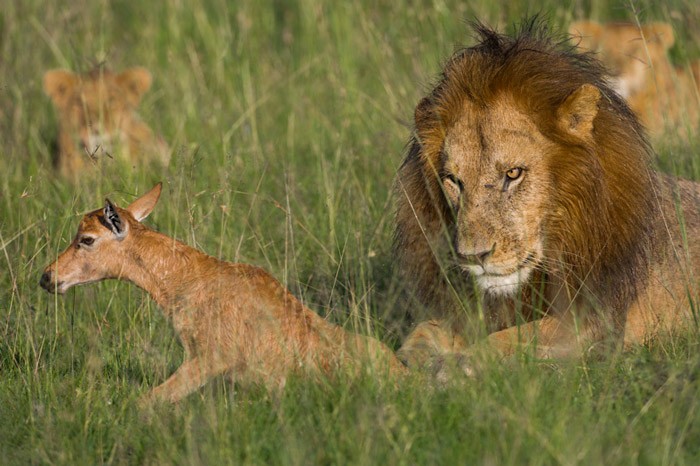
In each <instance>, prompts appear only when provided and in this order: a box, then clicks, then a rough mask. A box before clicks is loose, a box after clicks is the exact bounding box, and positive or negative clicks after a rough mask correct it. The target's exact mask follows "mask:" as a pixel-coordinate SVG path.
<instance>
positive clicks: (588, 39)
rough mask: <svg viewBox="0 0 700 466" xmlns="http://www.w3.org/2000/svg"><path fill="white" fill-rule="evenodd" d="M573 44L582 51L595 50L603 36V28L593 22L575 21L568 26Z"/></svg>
mask: <svg viewBox="0 0 700 466" xmlns="http://www.w3.org/2000/svg"><path fill="white" fill-rule="evenodd" d="M569 34H571V36H572V40H573V42H574V44H576V45H577V46H578V47H580V48H582V49H584V50H597V49H598V44H599V43H600V39H601V37H602V36H603V26H602V25H601V24H600V23H596V22H595V21H576V22H573V23H571V25H570V26H569Z"/></svg>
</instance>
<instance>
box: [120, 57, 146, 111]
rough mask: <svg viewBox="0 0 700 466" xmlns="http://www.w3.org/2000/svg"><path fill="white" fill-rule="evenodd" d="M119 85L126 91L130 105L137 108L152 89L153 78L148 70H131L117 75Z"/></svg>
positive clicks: (139, 68) (140, 68)
mask: <svg viewBox="0 0 700 466" xmlns="http://www.w3.org/2000/svg"><path fill="white" fill-rule="evenodd" d="M117 83H118V84H119V85H120V86H121V87H122V88H123V89H124V90H125V91H126V95H127V98H128V100H129V103H130V104H131V105H133V106H137V105H138V104H139V102H141V97H143V95H144V94H145V93H146V92H147V91H148V90H149V89H150V88H151V84H152V83H153V76H151V72H150V71H148V70H147V69H146V68H142V67H136V68H129V69H128V70H125V71H123V72H121V73H119V75H117Z"/></svg>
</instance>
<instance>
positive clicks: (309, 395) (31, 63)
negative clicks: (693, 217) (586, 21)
mask: <svg viewBox="0 0 700 466" xmlns="http://www.w3.org/2000/svg"><path fill="white" fill-rule="evenodd" d="M417 3H421V4H420V5H418V4H417ZM528 3H529V2H524V1H523V2H511V1H506V0H503V1H500V0H499V1H496V2H486V1H481V2H452V1H432V2H431V1H426V2H401V1H398V2H397V1H386V0H384V1H380V2H369V1H355V2H327V3H326V2H317V1H312V0H298V1H280V0H267V1H257V0H242V1H240V2H236V3H235V4H234V3H233V2H228V1H225V0H211V1H203V0H202V1H198V0H193V1H180V0H169V1H165V2H140V1H123V2H106V1H102V2H92V1H87V0H76V1H73V2H60V1H48V2H46V1H39V0H26V1H21V2H20V1H10V2H6V4H4V5H3V7H2V10H1V11H0V57H1V58H0V141H2V145H1V146H0V174H1V175H0V458H3V460H2V462H3V463H5V464H27V463H57V464H95V463H102V462H108V463H158V464H160V463H185V464H200V463H201V464H221V463H223V464H227V463H228V464H242V463H250V464H280V463H283V464H309V463H311V464H314V463H320V464H336V463H340V464H344V463H354V464H454V463H461V464H474V463H478V464H521V463H532V464H552V463H563V464H575V463H576V464H639V463H642V464H670V463H673V464H697V462H698V460H700V413H699V412H698V410H699V408H700V401H699V400H700V382H698V378H699V376H700V356H698V351H697V350H698V343H699V342H698V338H697V336H696V334H695V333H694V332H689V335H688V336H687V338H677V339H672V340H671V339H669V340H665V341H662V342H657V343H656V344H654V345H653V346H649V347H645V348H639V349H638V350H636V351H633V352H630V353H627V354H625V355H623V356H621V357H620V358H618V359H615V360H609V361H604V362H599V363H595V364H586V363H583V362H579V361H576V362H572V363H570V364H560V365H556V366H553V365H545V364H542V363H537V362H534V361H528V360H524V361H521V362H519V363H517V364H514V365H509V366H507V367H504V366H500V365H496V364H494V365H493V366H492V367H489V368H487V370H485V372H484V373H483V374H482V375H481V377H480V378H478V379H476V380H469V381H468V382H467V383H465V384H464V385H456V386H450V387H447V388H445V389H443V390H434V389H431V388H428V387H427V386H426V384H425V383H424V381H422V380H420V378H419V377H415V378H410V379H409V380H407V381H406V382H405V383H404V384H402V386H401V387H398V388H393V387H386V386H380V385H378V384H377V383H375V382H374V381H373V380H372V378H371V377H366V378H364V379H361V380H345V381H335V382H333V383H328V384H317V383H312V382H309V381H306V380H293V381H292V382H291V383H290V384H289V386H288V389H287V390H286V391H285V393H284V395H283V396H282V397H281V398H279V399H276V398H271V397H270V396H269V395H268V394H267V393H266V392H264V391H262V390H252V391H242V392H234V391H232V390H231V387H229V386H227V385H226V384H225V383H224V382H223V381H221V380H216V381H214V382H213V383H212V384H210V386H208V387H206V388H205V389H203V390H202V391H201V392H200V393H199V394H197V395H194V396H192V397H190V398H188V399H187V400H186V401H185V402H183V403H181V404H180V405H179V406H177V407H161V408H159V409H158V410H157V411H156V412H155V413H153V415H151V416H145V415H143V414H142V413H141V412H140V411H139V410H138V409H137V407H136V400H137V398H138V396H140V395H142V394H143V393H145V392H146V391H147V390H148V389H149V388H150V387H153V386H154V385H156V384H158V383H160V382H161V381H163V380H164V379H165V378H166V377H167V375H168V374H170V373H171V372H172V371H173V370H174V369H175V368H176V367H177V366H178V365H179V363H180V362H181V360H182V349H181V347H180V345H179V344H178V342H177V341H176V340H175V338H174V335H173V333H172V330H171V329H170V327H169V324H168V322H167V321H166V320H165V319H163V318H162V316H161V315H160V311H159V310H158V309H157V308H156V306H155V305H154V304H153V303H152V302H150V301H149V299H148V297H147V296H145V295H144V294H143V293H142V292H141V291H139V290H138V289H136V288H135V287H133V286H130V285H129V284H126V283H116V282H105V283H100V284H96V285H90V286H86V287H82V288H78V289H74V290H71V291H70V292H68V293H67V294H66V296H65V297H54V296H50V295H48V294H47V293H44V292H43V291H41V290H40V289H39V287H38V284H37V282H38V278H39V275H40V271H41V269H42V268H43V267H44V266H45V265H46V264H47V263H49V262H50V261H52V260H53V258H55V256H56V254H57V253H58V252H59V251H61V250H62V249H64V248H65V246H66V245H67V244H68V242H69V241H70V239H71V238H72V236H73V234H74V232H75V228H76V227H77V222H78V219H79V217H80V215H81V214H82V213H84V212H86V211H88V210H91V209H94V208H97V207H99V206H100V205H101V203H102V201H103V199H104V197H105V196H110V198H112V200H114V201H115V202H117V203H118V204H122V205H124V204H126V203H128V202H129V201H130V200H132V199H133V198H134V196H135V195H137V194H141V193H143V192H145V191H146V190H147V189H148V188H150V187H151V186H152V185H153V184H154V183H155V182H156V181H158V180H163V181H164V183H165V190H164V195H163V197H162V198H161V204H160V205H159V206H158V207H157V208H156V211H155V212H154V214H153V215H152V217H151V218H149V220H148V222H149V224H150V225H152V226H154V227H155V228H157V229H158V230H160V231H162V232H165V233H167V234H170V235H173V236H176V237H177V238H179V239H181V240H183V241H185V242H187V243H188V244H191V245H193V246H196V247H199V248H202V249H204V250H205V251H207V252H209V253H211V254H214V255H217V256H220V257H223V258H227V259H230V260H236V261H243V262H250V263H254V264H258V265H261V266H264V267H265V268H267V269H268V270H270V271H271V272H272V273H273V274H274V275H275V276H276V277H278V278H279V279H280V280H282V281H283V282H284V283H285V284H287V285H288V286H289V287H290V289H292V290H293V291H294V293H295V294H296V295H297V296H299V297H301V298H302V299H303V300H304V301H305V302H307V303H308V304H309V305H310V306H311V307H312V308H313V309H315V310H317V311H318V312H319V313H321V314H323V315H327V316H328V318H329V319H331V320H333V321H335V322H338V323H340V324H343V325H346V326H347V327H348V328H356V329H359V330H361V331H363V332H370V333H374V334H377V335H379V336H380V337H382V338H383V339H384V340H385V341H387V342H389V343H390V344H394V345H395V344H396V343H397V340H398V338H399V335H398V329H399V328H400V322H399V321H398V320H397V316H398V315H400V313H401V312H402V310H401V309H400V308H399V306H397V299H398V294H397V292H396V284H395V283H394V281H393V274H392V270H391V267H390V263H391V253H390V244H391V230H392V214H391V198H390V185H391V180H392V178H393V176H394V173H395V171H396V168H397V167H398V165H399V163H400V161H401V159H402V151H403V146H404V143H405V141H406V140H407V137H408V133H409V129H408V126H407V125H409V122H410V119H411V115H412V111H413V107H414V105H415V104H416V102H417V101H418V100H419V97H420V96H421V95H422V94H423V93H424V92H425V90H426V88H427V87H428V85H429V83H430V82H431V80H432V77H433V76H434V75H435V74H436V73H437V72H438V70H439V67H440V64H441V62H442V60H444V59H445V57H447V56H448V55H449V54H450V53H451V51H452V50H453V49H454V47H455V45H457V44H469V43H470V36H469V34H468V32H467V28H466V27H465V24H464V21H463V19H470V18H474V17H476V18H479V19H481V20H483V21H485V22H487V23H490V24H493V25H509V24H511V23H513V22H515V21H517V20H518V19H519V18H521V17H522V15H524V14H526V13H533V12H536V11H540V10H541V11H544V12H547V13H548V14H549V17H550V18H551V22H552V24H553V25H555V26H560V27H561V26H564V27H565V26H566V25H567V24H568V22H569V21H570V20H571V19H573V18H580V17H592V18H595V19H601V20H608V19H633V18H634V14H635V12H636V13H637V14H638V15H639V17H640V19H641V20H642V21H644V20H653V19H656V20H668V21H671V22H673V24H674V26H675V27H676V30H677V33H678V36H679V41H678V44H677V46H676V47H675V48H674V50H673V57H674V59H676V60H678V61H679V62H682V61H683V60H685V59H686V58H687V57H691V58H697V57H698V56H700V53H699V52H700V50H699V45H700V35H699V34H698V31H697V30H694V29H693V25H696V24H697V23H698V20H700V9H699V8H698V6H697V5H696V4H695V2H691V1H690V0H677V1H672V2H664V3H662V2H651V1H649V2H643V1H640V2H634V3H625V2H621V3H618V2H611V1H596V0H590V1H571V2H564V3H562V2H559V1H545V2H542V4H541V5H537V7H536V8H537V9H536V10H535V9H534V7H533V6H528ZM102 61H106V62H107V63H108V64H109V65H110V66H111V67H112V68H114V69H122V68H125V67H128V66H133V65H141V66H146V67H148V68H149V69H150V70H151V71H152V72H153V74H154V77H155V81H154V85H153V88H152V90H151V91H150V92H149V93H148V94H147V95H146V97H145V100H144V102H143V104H142V110H141V114H142V116H143V117H144V119H145V120H146V121H147V122H149V123H150V124H151V126H153V127H154V128H155V129H157V130H158V131H159V132H160V133H161V134H163V135H164V137H165V138H166V139H167V140H168V141H169V142H170V143H171V145H172V146H173V147H175V148H176V151H175V155H174V157H173V160H172V163H171V165H170V167H169V169H168V170H166V171H155V170H147V169H137V170H134V169H131V168H129V167H121V168H118V167H116V166H115V167H114V168H113V169H109V170H105V171H104V173H103V174H101V175H99V176H98V175H96V176H94V177H92V178H91V179H83V180H81V182H80V183H79V184H78V185H76V186H71V185H68V184H66V183H64V182H63V181H61V180H60V179H59V178H57V177H56V176H55V175H54V173H53V171H52V169H51V151H52V144H53V141H54V140H55V136H56V133H57V126H56V121H55V116H54V112H53V108H52V106H51V104H50V102H49V99H48V98H47V97H46V96H44V95H43V93H42V88H41V78H42V75H43V73H44V71H46V70H47V69H50V68H56V67H63V68H69V69H76V70H86V69H89V68H91V67H92V66H93V65H95V64H97V63H100V62H102ZM659 147H660V148H661V149H662V151H661V153H660V166H661V167H662V168H663V169H664V170H667V171H673V172H677V173H679V174H681V175H683V176H686V177H689V178H694V179H700V160H699V159H698V156H697V155H693V154H697V153H698V152H697V149H698V147H697V144H694V145H691V147H689V146H687V145H684V144H680V143H677V142H676V141H673V140H668V141H661V143H660V145H659Z"/></svg>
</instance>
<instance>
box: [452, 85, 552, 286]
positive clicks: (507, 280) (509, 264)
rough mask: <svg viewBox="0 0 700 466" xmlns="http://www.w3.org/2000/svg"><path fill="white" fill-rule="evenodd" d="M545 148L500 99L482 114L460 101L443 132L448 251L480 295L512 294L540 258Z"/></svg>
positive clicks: (546, 186)
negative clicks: (450, 223) (450, 216)
mask: <svg viewBox="0 0 700 466" xmlns="http://www.w3.org/2000/svg"><path fill="white" fill-rule="evenodd" d="M552 145H553V143H552V142H550V141H549V140H548V139H546V138H545V137H544V136H543V135H542V134H541V133H540V131H539V130H538V128H537V126H536V125H535V124H534V122H533V121H531V119H530V118H528V117H527V116H526V115H525V114H523V113H521V112H520V111H518V110H517V109H516V108H515V105H514V104H513V103H511V102H509V99H507V98H501V99H499V102H498V103H497V104H496V105H494V106H492V107H489V108H487V109H479V108H476V107H475V106H474V105H473V104H471V103H469V102H468V103H467V104H466V105H465V109H464V112H463V113H462V115H461V116H460V117H459V118H458V119H457V121H456V124H454V125H453V126H452V128H449V129H448V130H447V132H446V135H445V140H444V145H443V160H444V165H443V167H442V172H441V173H440V178H441V181H442V186H443V189H444V193H445V197H446V198H447V200H448V201H449V203H450V205H451V206H452V208H453V212H454V214H455V222H456V223H455V228H454V237H453V241H454V244H453V246H454V250H455V252H456V255H457V261H458V264H459V266H460V267H461V268H463V269H464V270H466V271H468V272H469V273H471V274H472V275H473V276H474V277H475V278H476V281H477V284H478V286H479V287H480V288H481V289H482V291H484V292H485V293H490V294H494V295H509V294H512V293H514V292H515V291H517V290H518V288H519V285H520V284H522V283H524V282H526V281H527V279H528V278H529V277H530V274H531V272H532V271H533V269H534V268H535V267H537V266H538V264H539V263H540V262H541V261H542V260H543V254H544V248H545V238H543V231H544V229H543V222H544V221H545V220H544V219H545V218H546V215H547V212H546V209H547V206H548V205H549V196H550V192H551V187H552V180H551V179H550V175H549V172H550V171H549V169H548V167H546V166H545V165H546V157H544V156H543V154H544V153H546V152H547V151H548V149H551V148H552Z"/></svg>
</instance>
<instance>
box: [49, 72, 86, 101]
mask: <svg viewBox="0 0 700 466" xmlns="http://www.w3.org/2000/svg"><path fill="white" fill-rule="evenodd" d="M77 83H78V76H76V75H75V74H73V73H71V72H70V71H67V70H49V71H47V72H46V73H45V74H44V92H45V93H46V95H48V96H49V97H51V100H52V101H53V104H54V105H55V106H56V107H58V108H63V107H65V106H66V104H67V103H68V98H69V97H70V95H71V92H72V91H73V88H74V87H75V85H76V84H77Z"/></svg>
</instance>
